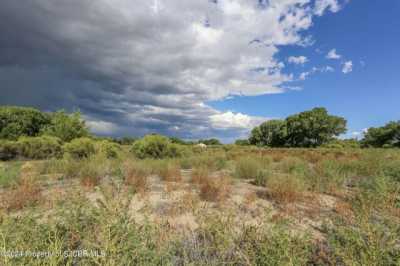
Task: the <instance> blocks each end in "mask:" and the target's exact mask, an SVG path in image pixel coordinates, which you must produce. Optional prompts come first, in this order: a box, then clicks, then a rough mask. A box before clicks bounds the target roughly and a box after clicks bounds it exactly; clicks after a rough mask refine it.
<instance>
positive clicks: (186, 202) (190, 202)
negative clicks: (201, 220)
mask: <svg viewBox="0 0 400 266" xmlns="http://www.w3.org/2000/svg"><path fill="white" fill-rule="evenodd" d="M199 202H200V199H199V196H198V195H197V194H196V193H193V191H192V189H190V190H188V191H187V192H186V193H185V194H183V195H182V198H181V199H180V202H179V205H180V206H181V208H182V209H183V210H185V211H192V212H194V211H195V210H196V208H197V206H198V205H199Z"/></svg>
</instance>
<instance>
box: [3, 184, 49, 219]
mask: <svg viewBox="0 0 400 266" xmlns="http://www.w3.org/2000/svg"><path fill="white" fill-rule="evenodd" d="M42 198H43V197H42V194H41V188H40V185H39V183H38V182H37V181H36V180H35V179H34V178H33V177H31V176H28V177H22V178H21V179H20V180H19V182H18V184H17V186H16V187H15V188H14V189H11V190H7V191H5V192H4V193H3V195H2V197H1V208H3V209H6V210H7V211H12V210H21V209H23V208H25V207H28V206H33V205H35V204H37V203H39V202H40V201H41V200H42Z"/></svg>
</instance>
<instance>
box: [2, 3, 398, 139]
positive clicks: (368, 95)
mask: <svg viewBox="0 0 400 266" xmlns="http://www.w3.org/2000/svg"><path fill="white" fill-rule="evenodd" d="M399 12H400V2H399V1H397V0H385V1H378V0H365V1H362V0H269V1H268V0H185V1H182V0H168V1H167V0H152V1H141V0H113V1H111V0H97V1H91V0H59V1H54V0H35V1H34V0H29V1H23V2H21V1H14V0H2V1H1V2H0V17H1V18H2V23H0V104H1V105H22V106H33V107H36V108H39V109H41V110H43V111H55V110H58V109H65V110H67V111H74V110H80V112H81V113H82V114H83V116H84V118H85V119H86V120H87V124H88V126H89V127H90V128H91V130H92V131H93V132H94V133H96V134H99V135H106V136H115V137H118V136H142V135H144V134H149V133H160V134H165V135H169V136H177V137H181V138H184V139H198V138H211V137H216V138H219V139H221V140H222V141H224V142H231V141H233V140H235V139H237V138H245V137H247V136H248V134H249V131H250V130H251V129H252V128H253V127H254V126H256V125H258V124H260V123H262V122H263V121H266V120H268V119H272V118H274V119H275V118H279V119H283V118H285V117H286V116H288V115H291V114H294V113H298V112H301V111H305V110H308V109H311V108H313V107H320V106H322V107H326V108H327V109H328V111H329V112H330V113H331V114H334V115H340V116H343V117H345V118H346V119H347V121H348V132H347V133H346V134H345V135H344V136H342V137H358V138H360V137H361V136H362V132H363V131H364V130H365V129H366V128H368V127H371V126H381V125H383V124H385V123H386V122H388V121H391V120H399V119H400V108H399V104H398V102H399V100H398V99H400V89H399V86H398V84H399V82H400V76H399V75H398V73H397V72H398V69H400V63H399V62H400V53H399V52H398V47H399V41H400V17H399V16H398V14H399Z"/></svg>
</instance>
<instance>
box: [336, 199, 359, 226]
mask: <svg viewBox="0 0 400 266" xmlns="http://www.w3.org/2000/svg"><path fill="white" fill-rule="evenodd" d="M334 210H335V212H336V213H337V214H339V215H340V216H341V217H342V218H343V219H345V220H346V221H347V222H351V221H353V220H354V212H353V208H352V206H351V204H350V203H348V202H345V201H338V202H336V203H335V206H334Z"/></svg>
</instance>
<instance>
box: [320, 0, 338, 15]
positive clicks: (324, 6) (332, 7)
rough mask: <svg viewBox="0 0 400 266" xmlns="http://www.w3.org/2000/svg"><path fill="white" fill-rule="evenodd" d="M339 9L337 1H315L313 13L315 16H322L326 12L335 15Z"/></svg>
mask: <svg viewBox="0 0 400 266" xmlns="http://www.w3.org/2000/svg"><path fill="white" fill-rule="evenodd" d="M340 8H341V6H340V4H339V2H338V1H337V0H316V1H315V7H314V13H315V14H316V15H317V16H322V15H323V14H324V13H325V11H326V10H329V11H331V12H333V13H336V12H338V11H339V10H340Z"/></svg>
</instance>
